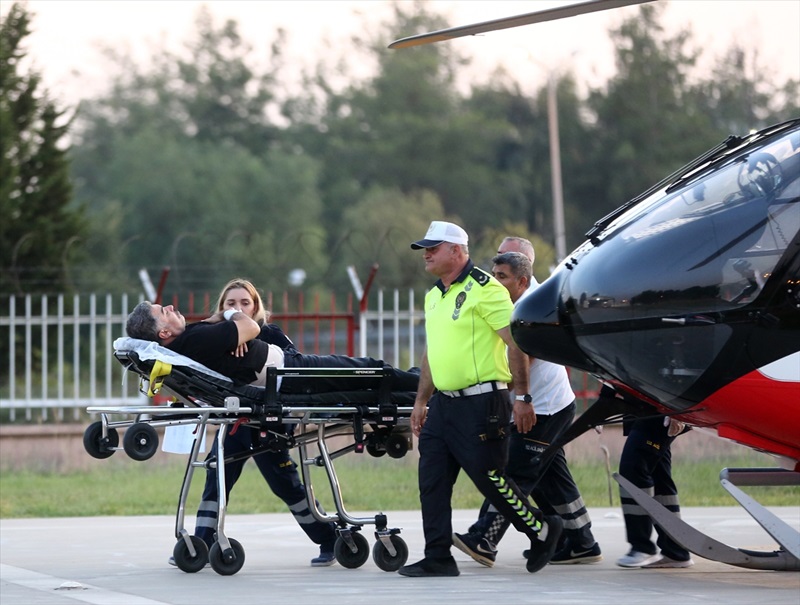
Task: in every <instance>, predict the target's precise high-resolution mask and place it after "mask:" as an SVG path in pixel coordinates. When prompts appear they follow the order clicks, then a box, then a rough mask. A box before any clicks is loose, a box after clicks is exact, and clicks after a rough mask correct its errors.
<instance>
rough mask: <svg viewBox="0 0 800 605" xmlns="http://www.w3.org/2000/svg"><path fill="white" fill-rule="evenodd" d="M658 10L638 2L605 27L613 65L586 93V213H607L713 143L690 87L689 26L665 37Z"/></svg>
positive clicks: (692, 57)
mask: <svg viewBox="0 0 800 605" xmlns="http://www.w3.org/2000/svg"><path fill="white" fill-rule="evenodd" d="M661 10H663V7H661V6H658V5H643V6H641V7H640V9H639V15H638V16H637V17H634V18H630V19H627V20H626V21H624V22H623V23H622V25H621V26H620V27H619V28H617V29H615V30H612V32H611V37H612V39H613V41H614V46H615V48H616V49H617V50H616V53H617V57H616V63H617V68H618V72H617V74H616V75H615V76H614V77H613V78H612V79H611V80H610V81H609V82H608V84H607V86H606V88H605V90H595V91H592V93H591V94H590V97H589V100H588V103H589V106H590V108H591V109H592V111H593V112H594V113H595V116H596V122H595V124H594V128H593V129H592V135H591V138H590V141H591V142H592V144H593V149H592V163H593V169H594V178H595V179H596V180H595V182H594V187H593V190H594V196H593V197H592V199H591V200H584V202H589V201H591V202H593V207H592V208H591V209H590V208H586V210H587V211H590V212H591V214H590V216H594V217H597V218H599V217H601V216H603V215H604V214H606V213H607V212H610V211H611V210H613V209H614V208H616V207H617V206H619V205H621V204H622V203H624V202H626V201H627V200H629V199H630V198H632V197H633V196H635V195H637V194H638V193H640V192H642V191H644V190H645V189H646V188H647V187H649V186H650V185H652V184H653V183H656V182H658V181H659V180H660V179H662V178H663V177H665V176H666V175H668V174H670V173H671V172H672V171H674V170H676V169H678V168H679V167H680V166H681V165H682V164H684V163H686V162H687V161H689V160H691V159H692V158H693V157H696V156H697V155H699V154H700V153H702V152H703V151H704V150H705V149H708V148H709V147H711V146H712V145H714V144H715V143H717V142H718V140H717V136H716V134H715V132H714V130H713V127H712V126H711V124H710V123H709V122H708V120H707V118H706V115H705V113H704V112H703V111H702V108H701V107H700V106H698V104H697V103H698V97H697V95H696V94H693V93H692V84H691V83H690V81H689V73H690V71H691V69H692V67H693V66H694V64H695V62H696V59H697V54H696V53H690V52H688V51H687V50H686V48H685V47H686V44H687V41H688V39H689V37H690V32H688V31H685V30H684V31H680V32H678V33H677V34H676V35H674V36H673V37H666V35H665V33H664V28H663V26H662V25H661V24H660V23H659V21H658V16H659V15H660V11H661Z"/></svg>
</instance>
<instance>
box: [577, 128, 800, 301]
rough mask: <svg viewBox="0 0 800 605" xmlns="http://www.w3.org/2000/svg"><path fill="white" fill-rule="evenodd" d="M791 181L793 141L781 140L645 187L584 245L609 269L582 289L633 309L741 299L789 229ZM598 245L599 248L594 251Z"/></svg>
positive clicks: (795, 206)
mask: <svg viewBox="0 0 800 605" xmlns="http://www.w3.org/2000/svg"><path fill="white" fill-rule="evenodd" d="M798 190H800V149H798V148H796V147H795V146H794V145H792V144H791V142H790V141H789V140H788V139H784V140H781V141H779V142H778V143H776V144H773V145H771V146H768V147H765V148H762V149H759V150H757V151H754V152H752V153H750V154H749V155H743V156H740V157H738V158H735V159H734V160H732V161H730V162H729V163H728V164H727V165H726V166H724V167H722V168H720V169H718V170H716V171H714V172H712V173H711V174H709V175H707V176H706V177H704V178H701V179H698V180H695V181H693V182H691V183H689V184H688V185H687V186H685V187H683V188H681V189H678V190H676V191H674V192H672V193H671V194H669V195H667V196H664V197H662V198H661V199H658V198H657V197H656V196H654V197H653V199H652V200H650V201H648V202H645V203H644V204H643V205H642V206H643V207H640V208H637V209H636V212H635V213H631V214H630V215H627V216H625V215H623V217H621V220H620V221H619V222H618V223H617V225H615V228H614V232H613V233H612V234H610V236H608V237H607V238H606V239H605V241H603V242H602V244H601V245H600V246H599V247H598V249H597V250H596V251H595V252H594V253H593V255H594V257H595V260H596V259H597V258H598V257H602V258H604V259H605V260H606V261H611V264H608V263H606V264H605V265H604V267H605V268H606V269H608V268H609V267H614V268H615V274H614V275H613V276H608V272H607V271H603V273H605V274H606V277H611V283H609V282H608V281H606V282H605V283H604V284H602V286H601V285H600V284H599V283H598V286H599V287H598V288H595V291H594V292H593V291H592V290H589V289H587V290H584V291H583V292H584V293H585V294H591V295H592V297H591V298H592V299H595V300H604V301H607V303H606V306H608V305H609V304H611V303H609V302H608V301H615V302H614V303H613V305H617V304H620V303H622V304H623V305H624V306H627V305H632V306H633V307H634V308H636V307H637V306H638V307H640V308H638V309H636V310H635V311H634V313H635V315H637V316H640V315H639V314H640V312H641V313H644V314H645V315H646V314H650V313H653V314H657V315H663V314H664V313H669V312H676V313H680V312H683V311H691V310H694V309H697V308H698V304H699V305H701V306H705V307H707V308H706V310H707V311H719V310H722V309H725V308H730V307H736V306H740V305H746V304H747V303H749V302H751V301H752V300H753V299H754V298H755V297H756V296H757V295H758V293H759V292H760V291H761V289H762V288H763V285H764V283H765V281H766V280H767V278H768V277H769V275H770V274H771V272H772V269H773V268H774V266H775V264H776V263H777V262H778V259H779V258H780V257H781V255H782V254H783V252H784V251H785V249H786V247H787V246H788V245H789V240H790V239H791V237H792V236H793V234H794V233H796V232H797V229H798V224H800V191H798ZM603 248H606V250H605V252H606V254H597V253H598V252H601V251H602V250H603ZM664 250H669V251H670V252H669V254H667V255H664ZM610 255H613V256H614V257H615V259H614V260H612V259H611V257H610ZM618 259H624V262H620V261H619V260H618ZM623 265H624V266H623ZM633 284H635V285H636V286H637V291H633V290H631V286H632V285H633ZM609 287H611V289H613V291H609ZM654 301H658V304H653V303H654Z"/></svg>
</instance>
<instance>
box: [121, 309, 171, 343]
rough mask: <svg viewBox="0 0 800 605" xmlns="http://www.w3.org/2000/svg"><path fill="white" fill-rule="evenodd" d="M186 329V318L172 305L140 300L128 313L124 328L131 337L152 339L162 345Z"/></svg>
mask: <svg viewBox="0 0 800 605" xmlns="http://www.w3.org/2000/svg"><path fill="white" fill-rule="evenodd" d="M185 329H186V318H185V317H184V316H183V315H181V314H180V313H179V312H178V311H176V310H175V308H174V307H173V306H172V305H167V306H162V305H154V304H152V303H150V302H149V301H146V300H145V301H142V302H140V303H139V304H138V305H136V306H135V307H134V309H133V311H131V314H130V315H128V321H127V323H126V324H125V330H126V331H127V332H128V336H130V337H131V338H139V339H141V340H152V341H153V342H157V343H159V344H162V345H166V344H169V343H170V342H172V341H173V340H175V338H176V337H178V336H180V335H181V334H182V333H183V332H184V330H185Z"/></svg>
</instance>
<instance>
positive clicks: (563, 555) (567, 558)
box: [550, 542, 603, 565]
mask: <svg viewBox="0 0 800 605" xmlns="http://www.w3.org/2000/svg"><path fill="white" fill-rule="evenodd" d="M602 560H603V555H602V554H600V545H599V544H598V543H597V542H595V543H594V544H593V545H592V547H591V548H579V549H577V550H576V549H573V548H572V546H571V545H570V544H567V545H566V546H565V547H564V548H562V549H561V550H559V551H558V552H557V553H556V554H554V555H553V558H552V559H550V565H575V564H580V563H597V562H598V561H602Z"/></svg>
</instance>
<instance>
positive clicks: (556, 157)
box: [547, 71, 567, 262]
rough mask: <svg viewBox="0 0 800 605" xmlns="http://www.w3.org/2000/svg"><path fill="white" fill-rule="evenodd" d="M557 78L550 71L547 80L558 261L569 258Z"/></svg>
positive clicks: (548, 122) (548, 126)
mask: <svg viewBox="0 0 800 605" xmlns="http://www.w3.org/2000/svg"><path fill="white" fill-rule="evenodd" d="M556 84H557V81H556V77H555V73H554V71H550V74H549V76H548V78H547V130H548V136H549V138H550V184H551V188H552V192H553V231H554V235H555V244H556V261H557V262H561V261H562V260H564V258H565V257H566V256H567V241H566V229H565V227H564V191H563V188H562V184H561V144H560V142H559V134H558V102H557V99H556V92H557V91H556Z"/></svg>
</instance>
